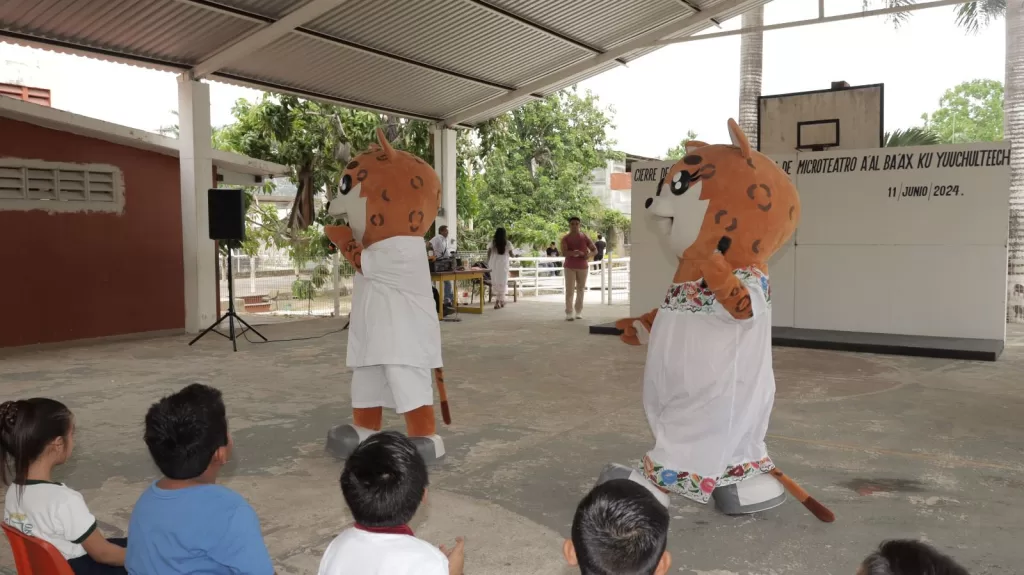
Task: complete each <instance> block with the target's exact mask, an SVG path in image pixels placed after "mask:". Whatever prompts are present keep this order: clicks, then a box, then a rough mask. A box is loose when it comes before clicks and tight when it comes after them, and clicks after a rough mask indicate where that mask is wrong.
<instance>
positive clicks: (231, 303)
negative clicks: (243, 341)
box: [188, 244, 267, 351]
mask: <svg viewBox="0 0 1024 575" xmlns="http://www.w3.org/2000/svg"><path fill="white" fill-rule="evenodd" d="M233 267H234V264H233V262H232V259H231V247H230V244H229V246H228V311H227V312H225V313H224V315H222V316H220V318H218V319H217V321H216V322H214V323H213V325H211V326H210V327H208V328H206V329H204V330H203V331H202V333H200V334H199V335H197V336H196V337H195V339H193V340H192V341H190V342H188V344H189V345H192V344H193V343H195V342H197V341H199V340H200V339H202V337H203V336H204V335H206V334H208V333H210V332H211V331H212V332H213V333H215V334H217V335H219V336H223V337H226V338H228V339H230V340H231V347H232V349H234V350H235V351H238V336H240V335H242V334H243V333H245V332H246V331H251V332H253V333H254V334H256V335H258V336H260V339H262V340H263V341H267V338H265V337H263V334H262V333H260V332H258V331H256V328H254V327H252V326H251V325H249V324H248V323H246V321H245V320H244V319H242V318H240V317H238V314H237V313H235V282H234V278H233V276H232V272H231V268H233ZM225 319H226V320H228V333H221V332H219V331H217V329H216V328H217V326H219V325H220V324H221V322H222V321H224V320H225ZM236 321H237V322H238V323H239V324H241V325H243V326H245V329H243V330H241V331H239V332H238V333H237V334H236V333H235V322H236ZM239 327H241V326H239Z"/></svg>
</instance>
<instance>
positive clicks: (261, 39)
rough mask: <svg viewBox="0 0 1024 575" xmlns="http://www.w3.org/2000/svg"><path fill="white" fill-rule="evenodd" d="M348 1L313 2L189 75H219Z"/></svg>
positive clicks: (219, 52)
mask: <svg viewBox="0 0 1024 575" xmlns="http://www.w3.org/2000/svg"><path fill="white" fill-rule="evenodd" d="M344 1H345V0H310V1H309V2H306V3H305V4H303V5H302V6H299V7H298V8H296V9H295V10H292V11H291V12H289V13H288V14H285V15H284V17H282V18H281V19H280V20H277V21H274V22H272V23H270V24H268V25H266V26H264V27H262V28H260V29H258V30H256V31H255V32H252V33H251V34H249V35H247V36H244V37H242V38H239V39H238V41H236V42H234V43H232V44H229V45H228V46H226V47H225V48H223V49H221V50H220V51H218V52H217V53H215V54H213V55H212V56H209V57H207V58H206V59H204V60H203V61H202V62H199V63H198V64H196V65H195V66H193V67H192V70H190V71H189V75H190V76H191V77H192V79H194V80H198V79H200V78H203V77H205V76H209V75H210V74H212V73H214V72H216V71H217V70H220V69H222V68H224V67H225V66H228V65H230V64H231V63H232V62H235V61H237V60H238V59H239V58H242V57H243V56H246V55H248V54H251V53H253V52H255V51H256V50H259V49H260V48H263V47H264V46H267V45H268V44H270V43H272V42H274V41H275V40H277V39H279V38H282V37H283V36H285V35H287V34H289V33H291V32H292V31H294V30H295V29H296V28H298V27H299V26H301V25H303V24H305V23H306V22H309V21H311V20H314V19H316V18H317V17H318V16H321V15H323V14H325V13H326V12H328V11H329V10H331V9H333V8H337V7H338V6H339V5H340V4H341V3H342V2H344Z"/></svg>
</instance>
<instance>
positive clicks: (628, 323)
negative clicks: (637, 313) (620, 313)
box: [615, 318, 651, 345]
mask: <svg viewBox="0 0 1024 575" xmlns="http://www.w3.org/2000/svg"><path fill="white" fill-rule="evenodd" d="M615 327H616V328H617V329H619V330H620V331H622V333H621V334H620V335H619V339H621V340H622V341H624V342H626V343H628V344H629V345H647V342H649V341H650V340H651V332H650V331H648V330H647V326H646V325H644V322H643V321H641V320H639V319H636V318H626V319H620V320H619V321H617V322H615Z"/></svg>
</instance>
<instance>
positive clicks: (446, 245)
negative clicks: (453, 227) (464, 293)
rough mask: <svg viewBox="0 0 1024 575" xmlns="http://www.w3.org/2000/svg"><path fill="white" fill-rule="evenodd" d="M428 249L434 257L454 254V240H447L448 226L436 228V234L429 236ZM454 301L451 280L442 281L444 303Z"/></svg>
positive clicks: (448, 303)
mask: <svg viewBox="0 0 1024 575" xmlns="http://www.w3.org/2000/svg"><path fill="white" fill-rule="evenodd" d="M430 249H432V250H433V251H434V257H435V258H446V257H449V256H452V255H454V253H455V242H454V241H451V242H449V241H448V226H441V227H439V228H437V235H435V236H434V237H432V238H430ZM453 301H455V288H454V287H452V282H444V305H452V302H453Z"/></svg>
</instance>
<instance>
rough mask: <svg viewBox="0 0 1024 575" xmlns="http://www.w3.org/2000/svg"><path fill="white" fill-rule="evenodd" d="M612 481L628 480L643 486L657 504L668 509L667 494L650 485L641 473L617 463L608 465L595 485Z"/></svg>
mask: <svg viewBox="0 0 1024 575" xmlns="http://www.w3.org/2000/svg"><path fill="white" fill-rule="evenodd" d="M612 479H628V480H630V481H632V482H634V483H637V484H640V485H643V486H644V487H645V488H646V489H647V490H648V491H650V492H651V495H654V498H655V499H657V500H658V502H659V503H661V504H662V505H664V506H665V508H666V509H667V508H668V503H669V500H668V494H666V493H665V492H664V491H662V490H661V489H659V488H658V486H657V485H655V484H653V483H651V482H650V481H649V480H648V479H647V478H646V477H644V474H643V473H640V471H638V470H636V469H633V468H632V467H626V466H625V465H619V464H618V463H609V464H608V465H606V466H605V468H604V469H603V470H601V475H600V476H599V477H598V478H597V485H601V484H602V483H605V482H607V481H611V480H612Z"/></svg>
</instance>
